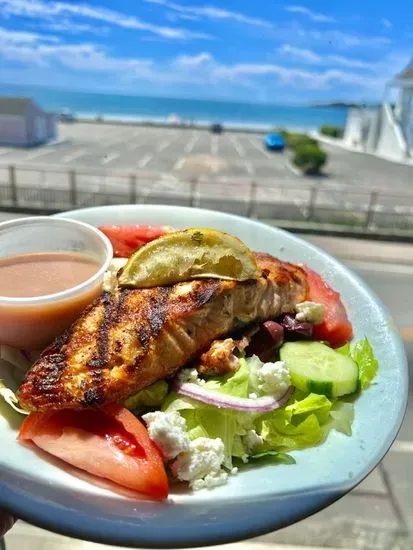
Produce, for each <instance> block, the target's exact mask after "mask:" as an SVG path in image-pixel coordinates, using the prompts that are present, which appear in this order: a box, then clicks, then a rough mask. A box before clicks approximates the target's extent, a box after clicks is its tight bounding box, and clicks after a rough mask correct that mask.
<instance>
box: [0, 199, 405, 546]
mask: <svg viewBox="0 0 413 550" xmlns="http://www.w3.org/2000/svg"><path fill="white" fill-rule="evenodd" d="M63 216H64V217H66V218H71V219H76V220H82V221H86V222H88V223H90V224H93V225H96V226H97V225H100V224H162V225H165V224H166V225H170V226H174V227H177V228H185V227H194V226H198V227H199V226H201V227H208V226H209V227H213V228H217V229H221V230H224V231H228V232H230V233H233V234H235V235H237V236H238V237H240V238H241V239H242V240H244V241H245V242H246V243H247V244H248V245H249V246H250V247H251V248H253V249H255V250H262V251H266V252H269V253H271V254H273V255H275V256H278V257H280V258H281V259H283V260H290V261H293V262H299V261H302V262H305V263H307V264H308V265H309V266H311V267H313V268H314V269H315V270H316V271H318V272H319V273H320V274H321V275H323V276H324V277H325V278H326V279H327V281H329V282H330V283H331V284H332V286H333V287H334V288H336V289H337V290H338V291H339V292H340V293H341V294H342V298H343V300H344V302H345V304H346V306H347V308H348V311H349V316H350V319H351V321H352V323H353V326H354V330H355V337H356V338H363V337H364V335H366V336H368V338H369V340H370V342H371V343H372V345H373V347H374V350H375V352H376V354H377V357H378V359H379V361H380V368H379V372H378V376H377V380H376V383H375V384H374V385H372V386H371V387H370V388H369V389H368V390H367V391H365V392H364V393H362V395H361V396H360V397H359V398H358V399H357V401H356V405H355V421H354V433H353V436H352V437H346V436H344V435H342V434H340V433H336V432H333V433H331V435H330V437H329V438H328V440H327V441H326V442H325V443H324V444H322V445H320V446H319V447H315V448H311V449H308V450H304V451H297V452H294V453H291V454H293V456H294V457H295V459H296V461H297V463H296V464H295V465H288V466H287V465H280V466H262V467H248V468H246V469H245V470H244V471H242V472H241V473H239V474H238V475H236V476H233V477H231V479H230V482H229V483H228V484H227V485H226V486H222V487H217V488H215V489H213V490H211V491H199V492H196V493H191V492H189V491H185V490H173V491H172V493H171V495H170V499H169V500H168V502H165V503H161V504H159V503H153V502H144V501H136V500H133V499H129V498H126V497H125V496H121V495H119V494H116V493H114V492H109V491H108V490H106V489H103V488H98V487H96V486H94V485H91V484H90V483H88V482H87V481H85V480H83V479H80V478H79V477H75V476H74V475H73V473H72V472H71V471H69V470H68V469H66V468H65V467H63V466H62V464H61V463H60V462H59V463H58V462H57V461H54V460H52V459H48V458H46V457H45V455H44V454H42V453H40V452H39V453H34V452H33V451H32V450H29V449H27V448H25V447H22V446H20V445H19V444H18V443H17V442H16V440H15V437H16V427H17V424H16V423H18V422H19V419H16V417H13V418H14V420H12V421H11V422H10V423H9V422H7V421H6V420H4V419H0V478H1V482H2V486H1V491H0V505H2V506H5V507H8V508H9V509H10V510H12V511H13V512H15V513H16V514H17V515H18V516H20V517H23V518H24V519H26V520H27V521H29V522H32V523H34V524H36V525H40V526H43V527H45V528H47V529H51V530H54V531H58V532H61V533H65V534H68V535H70V536H74V537H79V538H83V539H87V540H93V541H96V542H104V543H107V544H113V545H122V546H131V547H152V548H161V547H163V548H174V547H175V548H177V547H189V546H201V545H207V544H219V543H225V542H231V541H235V540H240V539H245V538H250V537H253V536H257V535H259V534H263V533H266V532H269V531H273V530H276V529H279V528H281V527H284V526H286V525H290V524H291V523H294V522H296V521H298V520H300V519H302V518H303V517H306V516H308V515H309V514H312V513H314V512H316V511H317V510H320V509H321V508H323V507H325V506H327V505H328V504H329V503H331V502H333V501H334V500H337V499H338V498H340V497H341V496H343V495H344V494H345V493H346V492H348V491H349V490H350V489H352V488H353V487H354V486H355V485H357V484H358V483H359V482H360V481H362V479H363V478H364V477H366V476H367V475H368V474H369V472H370V471H371V470H372V469H373V468H374V467H375V466H376V465H377V464H378V462H379V461H380V460H381V459H382V458H383V456H384V455H385V453H386V452H387V450H388V449H389V447H390V445H391V443H392V442H393V440H394V439H395V437H396V434H397V432H398V430H399V428H400V425H401V422H402V419H403V415H404V411H405V408H406V402H407V365H406V357H405V354H404V349H403V345H402V342H401V340H400V338H399V336H398V334H397V332H396V330H395V327H394V324H393V323H392V320H391V318H390V315H389V313H388V312H387V310H386V309H385V308H384V307H383V305H382V304H381V302H380V301H379V300H378V298H377V297H376V296H375V295H374V294H373V293H372V292H371V291H370V290H369V289H368V288H367V287H366V285H365V284H364V283H363V282H362V281H361V280H360V279H359V278H358V277H357V276H356V275H354V274H353V273H351V272H350V271H349V270H348V269H347V268H345V267H343V266H342V265H341V264H340V263H339V262H338V261H336V260H335V259H333V258H332V257H330V256H329V255H328V254H326V253H325V252H323V251H322V250H320V249H318V248H316V247H314V246H312V245H310V244H308V243H306V242H304V241H302V240H301V239H299V238H297V237H295V236H293V235H291V234H288V233H286V232H284V231H280V230H278V229H274V228H272V227H270V226H267V225H263V224H260V223H257V222H254V221H251V220H248V219H244V218H240V217H236V216H232V215H229V214H223V213H218V212H210V211H206V210H198V209H191V208H183V207H182V208H179V207H170V206H151V205H148V206H135V205H133V206H108V207H102V208H92V209H86V210H78V211H74V212H67V213H65V214H63V215H62V217H63ZM3 368H4V367H3ZM1 376H2V367H0V378H1Z"/></svg>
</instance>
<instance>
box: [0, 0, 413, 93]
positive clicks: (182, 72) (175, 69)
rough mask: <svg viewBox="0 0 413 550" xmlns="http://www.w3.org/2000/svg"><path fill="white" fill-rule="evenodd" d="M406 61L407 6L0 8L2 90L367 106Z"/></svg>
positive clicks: (100, 3) (132, 0) (96, 2)
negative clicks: (9, 86) (10, 86)
mask: <svg viewBox="0 0 413 550" xmlns="http://www.w3.org/2000/svg"><path fill="white" fill-rule="evenodd" d="M395 6H397V9H395ZM412 56H413V2H412V1H411V0H396V1H395V2H390V1H389V0H387V1H384V0H345V1H344V0H330V1H328V2H327V1H324V0H313V1H307V0H291V1H289V0H286V1H285V2H278V1H276V0H257V1H255V2H254V1H252V0H210V1H207V2H206V3H204V2H203V0H116V1H115V0H90V1H86V2H77V1H72V0H66V1H65V0H63V1H54V0H0V82H3V83H14V84H30V85H33V84H38V85H45V86H53V87H60V88H64V89H70V90H84V91H103V92H109V93H112V92H119V93H127V94H136V95H156V96H166V97H190V98H200V99H213V98H215V99H231V100H239V101H251V102H257V101H258V102H271V103H306V102H308V101H328V100H361V101H370V100H377V99H380V98H381V97H382V96H383V90H384V85H385V83H386V82H387V81H389V79H391V78H393V76H394V75H395V74H396V73H397V72H398V71H400V70H402V69H403V68H404V66H405V65H406V64H407V63H408V62H409V60H410V58H411V57H412Z"/></svg>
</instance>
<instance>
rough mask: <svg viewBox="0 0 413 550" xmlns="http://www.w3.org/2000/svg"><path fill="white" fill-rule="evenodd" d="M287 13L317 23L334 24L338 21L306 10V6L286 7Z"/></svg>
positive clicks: (329, 16)
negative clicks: (298, 15)
mask: <svg viewBox="0 0 413 550" xmlns="http://www.w3.org/2000/svg"><path fill="white" fill-rule="evenodd" d="M285 11H288V12H290V13H299V14H302V15H305V16H307V17H308V18H309V19H311V20H312V21H317V22H318V23H334V22H335V21H336V19H335V18H334V17H332V16H331V15H326V14H324V13H317V12H315V11H312V10H310V9H308V8H305V7H304V6H286V7H285Z"/></svg>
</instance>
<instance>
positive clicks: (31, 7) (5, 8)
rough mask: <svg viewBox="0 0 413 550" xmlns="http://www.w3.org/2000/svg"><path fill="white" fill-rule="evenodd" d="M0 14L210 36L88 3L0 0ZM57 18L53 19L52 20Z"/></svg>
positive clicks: (171, 36) (166, 35) (161, 33)
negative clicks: (87, 21) (82, 19)
mask: <svg viewBox="0 0 413 550" xmlns="http://www.w3.org/2000/svg"><path fill="white" fill-rule="evenodd" d="M0 14H2V15H3V16H8V15H20V16H25V17H33V18H37V19H45V20H47V21H54V22H56V23H59V21H60V17H62V16H73V17H79V18H86V19H91V20H94V21H101V22H104V23H108V24H111V25H115V26H118V27H122V28H125V29H136V30H141V31H147V32H149V33H152V34H156V35H159V36H162V37H164V38H169V39H178V40H179V39H181V40H188V39H196V38H198V39H209V38H212V37H211V36H210V35H207V34H205V33H199V32H192V31H188V30H186V29H181V28H175V27H165V26H160V25H154V24H152V23H147V22H145V21H142V20H141V19H139V18H138V17H135V16H129V15H125V14H123V13H121V12H117V11H115V10H110V9H107V8H104V7H99V6H92V5H88V4H75V3H72V4H69V3H68V2H47V3H46V2H43V1H42V0H0ZM56 18H57V19H56Z"/></svg>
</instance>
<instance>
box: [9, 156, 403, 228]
mask: <svg viewBox="0 0 413 550" xmlns="http://www.w3.org/2000/svg"><path fill="white" fill-rule="evenodd" d="M290 183H291V180H289V181H288V182H287V180H285V182H283V180H282V179H276V178H267V179H260V180H259V181H255V180H254V179H247V178H238V179H237V178H234V177H231V178H225V177H208V176H193V177H191V176H188V177H186V178H185V179H182V178H178V177H174V176H172V175H171V174H158V173H154V172H128V171H107V170H98V169H87V168H82V169H78V170H74V169H67V168H64V167H59V166H53V167H50V166H48V167H39V166H30V165H23V166H15V165H9V166H5V165H3V166H0V208H1V209H3V210H7V209H12V210H15V211H30V212H44V213H53V212H59V211H64V210H68V209H72V208H81V207H88V206H100V205H108V204H146V203H148V204H149V203H151V204H171V205H184V206H199V207H203V208H209V209H212V210H220V211H226V212H231V213H235V214H240V215H243V216H248V217H253V218H261V219H266V220H274V221H280V222H283V221H284V222H290V223H291V222H297V223H301V224H310V223H312V224H314V223H316V224H333V225H339V226H345V227H348V228H357V229H359V230H360V231H368V232H370V233H374V232H375V231H378V230H381V231H390V232H406V231H407V232H412V235H413V192H411V193H410V192H408V191H405V190H397V189H394V190H391V191H389V190H388V189H379V188H374V189H356V188H354V187H349V186H343V185H339V184H334V183H332V182H328V181H326V180H323V179H310V178H303V179H300V180H299V181H298V183H297V184H295V185H294V186H292V185H291V184H290Z"/></svg>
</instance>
